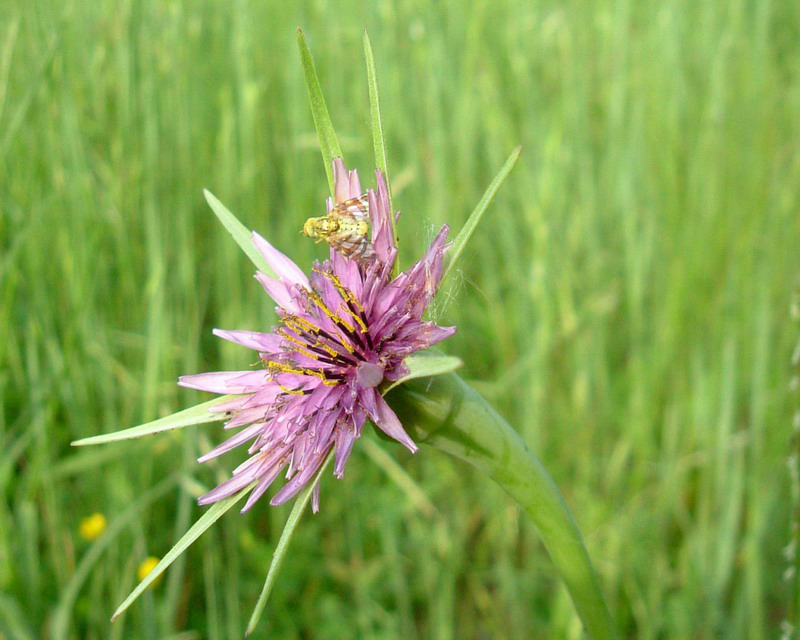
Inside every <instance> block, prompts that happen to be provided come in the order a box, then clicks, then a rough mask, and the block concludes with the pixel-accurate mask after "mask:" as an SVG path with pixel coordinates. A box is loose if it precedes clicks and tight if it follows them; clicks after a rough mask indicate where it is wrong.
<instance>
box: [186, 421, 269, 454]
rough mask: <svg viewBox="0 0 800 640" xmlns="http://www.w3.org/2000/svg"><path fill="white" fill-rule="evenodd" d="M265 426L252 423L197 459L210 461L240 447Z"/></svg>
mask: <svg viewBox="0 0 800 640" xmlns="http://www.w3.org/2000/svg"><path fill="white" fill-rule="evenodd" d="M263 428H264V424H263V423H257V424H252V425H250V426H249V427H247V428H246V429H242V430H241V431H240V432H239V433H237V434H236V435H235V436H233V437H231V438H228V439H227V440H225V441H224V442H222V443H221V444H218V445H217V446H216V447H214V448H213V449H212V450H211V451H209V452H208V453H206V454H205V455H203V456H200V457H199V458H198V459H197V461H198V462H208V461H209V460H211V459H212V458H216V457H217V456H221V455H222V454H223V453H227V452H228V451H230V450H231V449H235V448H236V447H238V446H239V445H240V444H243V443H245V442H247V441H248V440H250V439H252V438H255V437H256V436H257V435H258V434H259V433H260V431H261V430H262V429H263Z"/></svg>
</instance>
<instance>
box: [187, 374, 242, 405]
mask: <svg viewBox="0 0 800 640" xmlns="http://www.w3.org/2000/svg"><path fill="white" fill-rule="evenodd" d="M185 377H188V376H185ZM250 397H251V396H243V397H239V398H233V399H232V400H226V401H225V402H220V403H219V404H215V405H214V406H213V407H210V408H209V410H208V411H209V413H228V412H231V411H238V410H239V409H241V408H242V407H243V406H244V404H245V403H246V402H247V401H248V400H250Z"/></svg>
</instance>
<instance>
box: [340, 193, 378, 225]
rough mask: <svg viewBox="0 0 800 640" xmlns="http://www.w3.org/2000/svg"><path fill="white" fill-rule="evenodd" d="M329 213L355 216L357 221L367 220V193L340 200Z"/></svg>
mask: <svg viewBox="0 0 800 640" xmlns="http://www.w3.org/2000/svg"><path fill="white" fill-rule="evenodd" d="M331 213H332V214H335V215H339V216H343V217H349V218H355V219H356V220H358V221H359V222H361V221H364V222H369V200H368V198H367V194H366V193H365V194H363V195H360V196H358V197H357V198H351V199H350V200H345V201H344V202H340V203H339V204H337V205H336V206H335V207H334V208H333V211H332V212H331Z"/></svg>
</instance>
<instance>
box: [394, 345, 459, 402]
mask: <svg viewBox="0 0 800 640" xmlns="http://www.w3.org/2000/svg"><path fill="white" fill-rule="evenodd" d="M403 362H404V363H405V365H406V367H408V373H407V374H406V375H404V376H403V377H402V378H400V379H399V380H395V381H394V382H393V383H392V384H390V385H389V386H388V387H387V388H386V391H384V394H386V393H389V391H391V390H392V389H394V388H395V387H396V386H398V385H401V384H404V383H406V382H409V381H410V380H415V379H416V378H428V377H431V376H441V375H443V374H445V373H451V372H452V371H455V370H456V369H459V368H460V367H462V366H464V362H463V361H462V360H461V358H456V357H455V356H446V355H444V354H442V353H437V352H436V351H432V350H428V351H420V352H419V353H415V354H414V355H411V356H408V357H407V358H406V359H405V360H404V361H403Z"/></svg>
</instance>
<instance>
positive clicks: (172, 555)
mask: <svg viewBox="0 0 800 640" xmlns="http://www.w3.org/2000/svg"><path fill="white" fill-rule="evenodd" d="M255 484H256V483H255V482H253V483H251V484H250V485H248V486H246V487H245V488H244V489H242V490H241V491H239V493H236V494H234V495H232V496H230V497H229V498H225V499H224V500H220V501H219V502H216V503H214V504H213V505H212V506H211V507H209V509H208V510H207V511H206V512H205V513H204V514H203V515H202V516H200V518H199V519H198V520H197V522H195V523H194V524H193V525H192V527H191V528H190V529H189V530H188V531H187V532H186V533H185V534H183V537H182V538H181V539H180V540H178V542H177V544H175V546H174V547H172V549H170V550H169V551H167V555H165V556H164V557H163V558H161V561H160V562H159V563H158V564H157V565H156V566H155V567H153V570H152V571H151V572H150V573H148V574H147V577H146V578H145V579H144V580H142V581H141V582H140V583H139V584H138V585H137V586H136V588H135V589H134V590H133V591H132V592H131V594H130V595H129V596H128V597H127V598H125V601H124V602H123V603H122V604H121V605H119V607H118V608H117V610H116V611H115V612H114V615H113V616H111V621H112V622H113V621H114V620H116V619H117V618H119V617H120V616H121V615H122V614H123V613H124V612H125V610H126V609H127V608H128V607H130V606H131V605H132V604H133V602H134V601H135V600H136V598H138V597H139V596H140V595H142V592H143V591H144V590H145V589H147V587H149V586H150V585H151V584H153V581H154V580H155V579H156V578H158V576H160V575H161V574H162V573H164V571H165V570H166V568H167V567H169V565H171V564H172V563H173V562H175V560H176V558H177V557H178V556H180V555H181V554H182V553H183V552H184V551H186V549H188V548H189V547H190V546H191V544H192V543H193V542H194V541H195V540H197V539H198V538H199V537H200V536H201V535H203V534H204V533H205V532H206V530H207V529H208V528H209V527H211V525H213V524H214V523H215V522H216V521H217V520H219V519H220V518H221V517H222V515H223V514H224V513H225V512H226V511H228V510H229V509H230V508H231V507H232V506H233V505H235V504H236V503H237V502H239V500H241V499H242V498H243V497H244V496H245V495H246V494H247V492H248V491H250V489H252V488H253V486H254V485H255Z"/></svg>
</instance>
